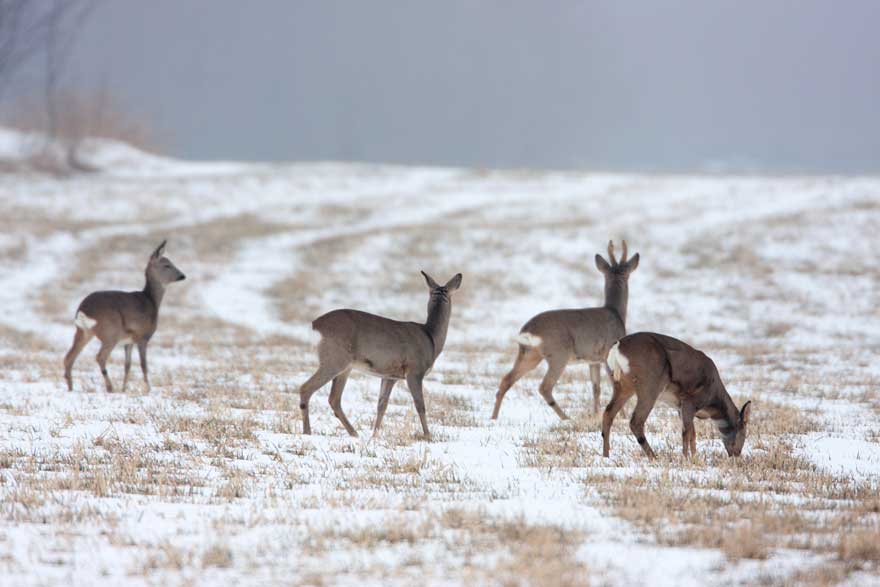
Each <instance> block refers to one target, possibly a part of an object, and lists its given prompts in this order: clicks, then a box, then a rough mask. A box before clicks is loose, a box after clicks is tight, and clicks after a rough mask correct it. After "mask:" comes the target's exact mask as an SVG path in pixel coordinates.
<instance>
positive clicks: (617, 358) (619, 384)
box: [602, 332, 752, 459]
mask: <svg viewBox="0 0 880 587" xmlns="http://www.w3.org/2000/svg"><path fill="white" fill-rule="evenodd" d="M608 367H609V369H610V370H611V373H612V379H613V382H614V395H613V396H612V398H611V401H610V402H609V403H608V407H606V408H605V414H604V415H603V416H602V454H603V456H606V457H607V456H608V453H609V452H610V449H611V447H610V435H611V425H612V423H613V422H614V417H615V416H616V415H617V412H619V411H620V409H621V408H622V407H623V406H624V404H626V402H627V400H629V398H631V397H632V396H633V395H635V396H636V398H637V403H636V407H635V409H634V410H633V414H632V418H631V419H630V429H631V430H632V433H633V434H634V435H635V437H636V440H637V441H638V443H639V446H641V447H642V450H643V451H644V453H645V454H646V455H647V456H648V458H651V459H653V458H654V451H653V450H652V449H651V445H650V444H648V440H647V438H645V421H646V420H647V418H648V415H649V414H650V413H651V410H652V409H653V408H654V404H655V403H656V402H657V400H658V399H659V400H663V401H664V402H665V403H669V404H672V405H673V406H674V407H676V408H677V409H678V411H679V414H680V415H681V424H682V431H681V444H682V452H683V453H684V456H686V457H687V456H688V455H696V452H697V434H696V431H695V429H694V416H696V417H697V418H711V419H712V421H713V422H714V423H715V426H716V427H717V428H718V431H719V432H720V433H721V439H722V440H723V442H724V448H725V449H726V450H727V454H728V455H730V456H732V457H738V456H739V455H740V453H741V452H742V448H743V444H744V443H745V440H746V427H747V425H748V423H749V414H750V412H751V404H752V402H746V403H745V404H743V407H742V409H741V410H740V409H737V407H736V405H735V404H734V403H733V400H732V399H730V395H729V394H728V393H727V389H726V388H725V387H724V383H723V382H722V381H721V376H720V375H719V374H718V369H717V368H716V367H715V363H714V362H713V361H712V359H710V358H709V357H708V356H706V355H705V354H704V353H703V352H701V351H698V350H697V349H695V348H693V347H691V346H689V345H687V344H685V343H683V342H681V341H680V340H677V339H675V338H672V337H671V336H664V335H662V334H656V333H653V332H637V333H635V334H631V335H629V336H626V337H624V338H622V339H621V340H620V341H619V342H617V343H615V344H614V346H613V347H611V350H610V351H609V352H608Z"/></svg>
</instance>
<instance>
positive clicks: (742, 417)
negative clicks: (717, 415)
mask: <svg viewBox="0 0 880 587" xmlns="http://www.w3.org/2000/svg"><path fill="white" fill-rule="evenodd" d="M751 413H752V402H751V401H747V402H746V405H744V406H743V407H742V410H740V412H739V421H740V422H742V425H743V426H745V425H746V424H748V423H749V414H751Z"/></svg>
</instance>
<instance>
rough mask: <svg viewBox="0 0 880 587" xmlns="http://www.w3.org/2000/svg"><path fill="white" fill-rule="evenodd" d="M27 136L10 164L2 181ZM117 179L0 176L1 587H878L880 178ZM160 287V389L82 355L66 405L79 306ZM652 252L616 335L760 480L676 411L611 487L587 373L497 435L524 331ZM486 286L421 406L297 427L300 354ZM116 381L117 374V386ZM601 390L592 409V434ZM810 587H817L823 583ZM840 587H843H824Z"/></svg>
mask: <svg viewBox="0 0 880 587" xmlns="http://www.w3.org/2000/svg"><path fill="white" fill-rule="evenodd" d="M21 140H23V139H22V137H21V136H20V135H17V134H15V133H12V132H11V131H3V132H0V156H3V157H11V156H13V154H14V153H15V152H19V151H20V149H19V146H18V143H17V141H21ZM88 153H89V155H88V157H89V161H92V162H94V163H95V164H96V165H98V166H99V167H100V168H101V169H102V170H103V171H102V172H101V173H96V174H87V175H78V176H73V177H70V178H67V179H55V178H51V177H46V176H40V175H29V174H7V175H3V176H0V202H2V204H3V209H4V211H5V214H4V215H3V217H2V219H0V223H2V225H3V226H2V228H3V229H2V232H0V258H2V261H3V268H4V270H3V271H2V272H0V302H2V307H3V309H4V311H3V312H2V314H0V362H2V364H3V369H2V371H0V431H2V434H0V512H2V516H0V583H2V584H9V585H46V584H71V583H76V584H83V585H119V584H123V583H125V584H134V585H139V584H145V585H146V584H156V583H164V584H168V585H178V584H189V585H215V584H233V583H235V584H248V585H249V584H303V585H410V584H413V583H415V582H416V581H419V582H424V584H426V585H456V584H462V585H474V584H498V585H586V584H591V585H605V584H609V585H627V586H630V585H653V586H658V585H675V586H682V585H700V586H703V585H706V584H725V585H727V584H732V585H751V584H756V583H760V584H765V585H794V584H811V583H809V582H808V581H813V583H812V584H837V583H847V584H852V585H868V584H873V583H874V582H876V581H877V579H878V576H880V575H878V566H877V565H878V562H877V561H878V560H880V550H878V549H880V547H878V544H880V540H878V535H880V534H878V533H880V514H878V513H877V512H878V508H877V503H878V502H877V493H878V485H880V418H878V414H880V396H878V389H880V387H878V383H880V311H878V308H880V293H878V292H880V288H878V280H880V270H878V265H877V259H878V258H880V239H878V238H877V237H876V235H877V234H878V232H880V179H876V178H836V177H780V178H770V177H768V178H765V177H727V176H652V175H610V174H589V173H543V172H531V171H484V170H467V169H445V168H406V167H393V166H375V165H356V164H336V163H324V164H286V165H281V164H279V165H269V164H255V165H248V164H239V163H190V162H180V161H174V160H170V159H166V158H161V157H156V156H152V155H146V154H143V153H140V152H137V151H136V150H133V149H131V148H130V147H127V146H124V145H120V144H118V143H110V142H100V141H99V142H96V143H95V144H94V145H92V146H91V147H90V148H89V149H88ZM163 238H168V239H169V244H168V248H167V255H168V256H169V257H170V258H171V259H172V260H173V261H174V262H175V264H176V265H177V266H178V267H180V268H181V270H183V271H184V272H185V273H186V274H187V276H188V279H187V281H185V282H182V283H180V284H173V285H171V286H169V288H168V291H167V294H166V296H165V300H164V302H163V306H162V311H161V316H160V326H159V330H158V333H157V334H156V336H155V338H154V340H153V342H152V343H151V347H150V353H151V355H150V356H151V369H152V378H153V391H152V393H151V394H149V395H146V394H145V393H144V391H143V388H142V386H141V384H140V379H139V377H138V376H139V373H135V377H133V381H134V385H133V386H130V388H129V391H128V393H127V394H121V393H116V394H112V395H108V394H106V393H105V392H104V391H103V384H102V382H101V378H100V374H99V372H98V369H97V367H96V365H95V363H94V360H93V358H92V357H93V354H94V352H96V350H97V349H96V347H89V348H88V349H87V350H86V352H85V353H83V355H82V356H81V357H80V359H79V361H78V363H77V364H76V368H75V371H74V382H75V386H76V390H75V391H74V392H73V393H68V392H67V391H66V390H65V388H64V385H63V379H62V368H61V358H62V356H63V354H64V352H66V350H67V348H68V347H69V345H70V342H71V339H72V337H73V330H74V327H73V322H72V320H73V313H74V310H75V309H76V306H77V304H78V303H79V301H80V300H81V299H82V298H83V297H84V296H85V295H86V294H88V293H89V292H91V291H94V290H97V289H136V288H140V287H142V285H143V269H144V266H145V264H146V261H147V257H148V255H149V253H150V251H151V250H152V249H153V248H154V247H155V246H156V244H158V243H159V242H160V241H161V240H162V239H163ZM611 238H614V239H615V240H617V239H620V238H625V239H627V241H628V243H629V246H630V250H631V251H633V252H635V251H638V252H639V253H640V254H641V264H640V266H639V268H638V270H637V271H636V272H635V273H634V274H633V276H632V278H631V280H630V301H629V316H628V320H627V322H628V324H627V326H628V331H630V332H635V331H638V330H654V331H660V332H665V333H668V334H671V335H673V336H676V337H679V338H682V339H684V340H686V341H689V342H691V343H692V344H694V345H695V346H697V347H699V348H701V349H703V350H705V351H706V352H707V353H708V354H709V355H710V356H712V357H713V358H714V359H715V361H716V362H717V363H718V366H719V369H720V371H721V374H722V376H723V377H724V379H725V382H726V384H727V387H728V389H729V390H730V392H731V394H732V395H733V397H734V400H735V401H736V402H737V404H741V403H742V402H743V401H744V400H746V399H751V400H752V401H753V413H752V418H753V430H752V431H751V433H750V437H749V438H748V440H747V441H746V448H745V451H744V457H743V458H742V459H739V460H737V461H732V460H730V459H728V457H727V456H726V454H725V453H724V450H723V447H722V444H721V441H720V440H719V439H718V438H717V435H716V433H715V431H714V429H712V428H711V427H710V426H709V425H705V426H704V425H703V424H702V423H701V424H699V425H698V429H697V435H698V453H699V456H698V458H697V459H696V460H694V461H693V462H690V461H684V460H683V459H682V457H681V456H680V453H681V448H680V442H681V436H680V424H679V421H678V417H677V414H675V413H674V412H673V411H672V410H671V409H669V408H665V407H658V408H657V409H656V410H655V411H654V413H653V414H652V416H651V418H649V420H648V432H647V433H648V436H649V438H650V439H651V442H652V445H653V446H654V449H655V450H656V451H657V453H658V456H659V458H658V460H657V461H656V462H650V463H649V462H647V461H645V460H644V458H643V457H642V455H641V450H640V449H639V447H638V445H637V444H636V442H635V440H634V439H633V437H632V434H631V433H630V431H629V427H628V422H627V420H628V418H627V417H626V414H627V413H628V412H629V410H630V409H631V408H632V405H629V406H628V407H627V408H625V409H624V413H623V414H622V415H621V417H619V418H618V419H617V422H616V424H615V428H614V430H613V432H612V443H613V448H612V456H611V458H610V459H603V458H602V457H601V438H600V435H599V432H598V430H599V421H600V418H599V417H597V416H595V415H593V414H592V413H591V412H590V404H591V399H590V393H589V391H588V388H589V381H588V376H587V370H586V368H585V367H584V366H570V367H569V369H568V370H567V371H566V374H565V375H564V376H563V379H562V380H561V381H560V383H559V385H558V386H557V388H556V389H557V391H556V398H557V400H558V401H559V402H560V404H562V405H563V406H564V407H565V408H566V410H567V411H568V412H569V413H570V414H572V415H573V420H572V421H571V422H560V421H559V420H558V418H557V417H556V416H555V414H554V413H553V411H552V410H551V409H549V408H548V407H547V406H546V404H545V403H544V401H543V400H541V398H540V396H539V395H538V394H537V385H538V382H539V381H540V377H541V376H542V375H543V367H541V368H539V369H536V370H535V371H534V372H532V374H531V375H529V376H528V377H526V378H524V379H523V380H521V381H520V382H519V383H518V384H517V385H516V386H515V387H514V388H513V389H512V390H511V391H510V393H509V394H508V396H507V399H506V400H505V404H504V407H503V409H502V412H501V418H500V420H499V421H498V422H497V423H492V422H491V421H490V420H489V415H490V413H491V409H492V403H493V401H494V394H495V391H496V389H497V385H498V382H499V380H500V378H501V376H502V375H503V374H504V373H505V372H506V371H507V370H508V369H509V368H510V365H511V364H512V362H513V358H514V354H515V350H516V347H515V344H513V343H512V338H513V336H514V335H515V334H516V333H517V332H518V329H519V327H520V326H521V325H522V324H523V323H524V322H525V321H526V320H527V319H528V318H530V317H531V316H533V315H534V314H536V313H538V312H540V311H543V310H547V309H553V308H562V307H579V306H591V305H598V304H600V303H601V298H602V277H601V275H600V273H599V272H598V271H597V270H596V269H595V266H594V263H593V256H594V254H595V253H597V252H602V253H604V249H605V245H606V243H607V242H608V240H609V239H611ZM422 269H424V270H426V271H429V272H430V273H431V274H433V275H435V276H436V277H437V278H438V279H444V280H445V279H448V278H449V277H450V276H452V275H453V274H454V273H456V272H462V273H463V274H464V281H463V284H462V288H461V290H460V292H459V294H457V296H456V298H455V301H454V306H453V310H452V321H451V326H450V332H449V337H448V340H447V343H446V349H445V351H444V353H443V354H442V355H441V357H440V358H439V359H438V361H437V363H436V365H435V367H434V369H433V371H432V372H431V374H430V375H429V376H428V378H427V379H426V382H425V393H426V400H427V404H428V420H429V422H430V423H431V424H432V428H433V430H434V438H433V440H431V441H430V442H426V441H423V440H421V439H420V438H419V437H418V430H419V427H418V419H417V417H416V414H415V411H414V409H413V407H412V401H411V399H410V397H409V394H408V393H407V391H406V389H405V386H403V385H402V384H400V385H398V387H396V388H395V391H394V394H393V395H392V399H391V405H390V407H389V410H388V414H387V415H386V419H385V425H384V429H383V432H382V434H381V435H380V436H379V437H378V438H376V439H370V438H369V430H370V427H371V425H372V421H373V418H374V415H375V403H376V399H377V396H378V388H379V382H378V380H377V379H375V378H371V377H367V376H364V375H353V376H352V378H351V379H350V380H349V383H348V386H347V388H346V393H345V397H344V405H345V409H346V413H347V414H348V416H349V418H350V419H351V420H352V423H353V425H354V426H355V428H357V429H358V430H359V431H360V433H361V437H360V438H358V439H350V438H349V437H348V436H346V435H345V432H344V430H343V429H342V427H341V426H340V425H339V423H338V421H337V420H336V418H335V417H334V416H333V413H332V411H331V410H330V408H329V406H327V404H326V401H325V398H326V394H327V391H328V390H326V389H325V390H322V391H321V392H319V393H318V394H317V395H316V396H315V397H314V398H313V401H312V404H311V405H312V409H311V418H312V429H313V431H314V435H313V436H302V435H301V434H300V430H301V422H300V415H299V409H298V395H297V394H296V393H295V391H296V389H297V387H298V385H299V384H301V383H302V382H303V381H304V380H305V379H306V378H307V377H308V376H309V375H310V374H311V372H312V371H313V370H314V368H315V366H316V358H315V354H314V351H313V349H312V348H311V346H310V345H311V334H312V333H311V330H310V322H311V320H312V319H314V318H315V317H317V316H318V315H320V314H322V313H324V312H326V311H328V310H331V309H334V308H338V307H356V308H359V309H363V310H367V311H370V312H374V313H378V314H383V315H386V316H389V317H393V318H397V319H402V320H423V319H424V314H425V304H426V302H427V298H428V295H427V289H426V288H425V286H424V282H423V280H422V277H421V275H420V274H419V271H420V270H422ZM110 376H111V377H112V378H113V379H114V381H118V382H121V376H122V351H121V349H117V350H116V352H115V353H114V355H113V356H112V357H111V361H110ZM609 397H610V385H609V384H608V380H607V379H605V378H604V377H603V395H602V399H603V403H604V402H607V400H608V399H609ZM820 579H821V580H820ZM821 581H825V582H824V583H823V582H821Z"/></svg>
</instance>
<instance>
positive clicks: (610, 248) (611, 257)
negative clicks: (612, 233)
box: [608, 241, 617, 265]
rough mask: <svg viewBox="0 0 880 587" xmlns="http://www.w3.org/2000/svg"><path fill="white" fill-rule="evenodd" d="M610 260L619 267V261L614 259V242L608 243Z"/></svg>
mask: <svg viewBox="0 0 880 587" xmlns="http://www.w3.org/2000/svg"><path fill="white" fill-rule="evenodd" d="M608 258H609V259H610V260H611V264H612V265H617V259H616V258H615V257H614V241H608Z"/></svg>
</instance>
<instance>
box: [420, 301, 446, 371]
mask: <svg viewBox="0 0 880 587" xmlns="http://www.w3.org/2000/svg"><path fill="white" fill-rule="evenodd" d="M451 314H452V302H450V301H446V300H442V301H441V300H433V299H432V300H431V301H430V302H429V303H428V319H427V320H426V321H425V330H426V331H427V333H428V334H429V335H430V337H431V340H432V342H433V343H434V359H437V357H438V356H440V351H442V350H443V345H445V344H446V331H447V330H448V329H449V316H450V315H451Z"/></svg>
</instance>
